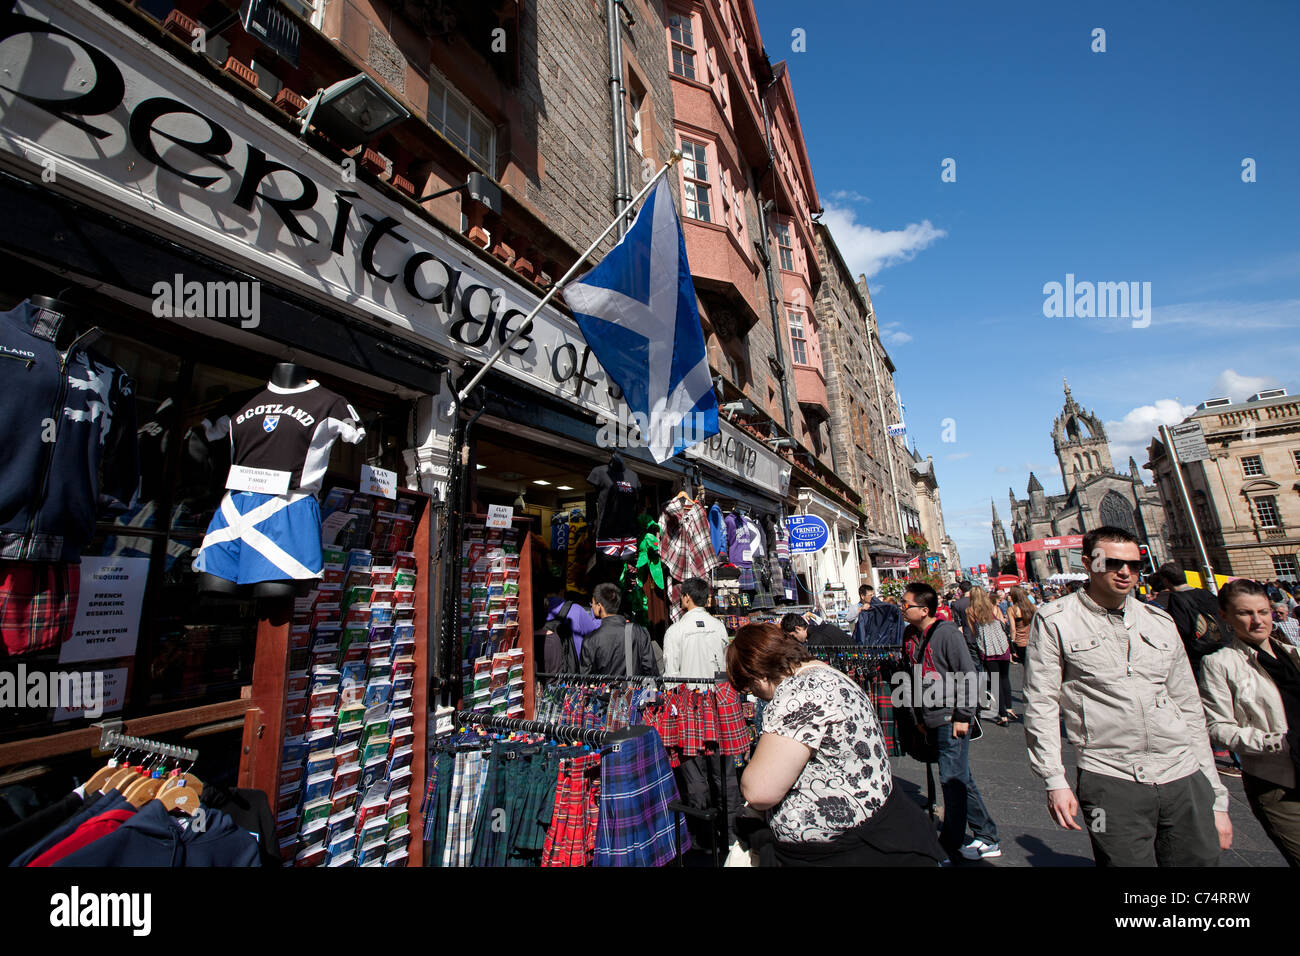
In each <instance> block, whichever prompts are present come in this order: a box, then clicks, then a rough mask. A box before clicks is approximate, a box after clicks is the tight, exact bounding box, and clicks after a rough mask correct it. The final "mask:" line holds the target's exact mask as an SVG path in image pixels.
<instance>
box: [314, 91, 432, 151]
mask: <svg viewBox="0 0 1300 956" xmlns="http://www.w3.org/2000/svg"><path fill="white" fill-rule="evenodd" d="M410 115H411V114H410V113H409V112H408V111H407V109H406V107H404V106H403V105H402V104H401V103H399V102H397V100H395V99H393V98H392V97H391V96H389V95H388V93H387V92H386V91H385V90H384V88H383V87H382V86H380V85H379V84H378V83H376V82H375V81H374V80H373V79H371V78H370V76H369V75H368V74H365V73H359V74H357V75H356V76H354V77H352V78H351V79H348V80H340V81H339V82H337V83H335V84H334V85H333V86H331V87H329V88H328V89H323V90H317V91H316V95H315V96H313V97H312V98H311V99H310V100H309V101H308V102H307V105H306V106H305V107H303V109H302V111H301V112H299V114H298V117H299V118H300V119H301V120H302V128H301V129H300V130H299V131H298V135H299V136H305V135H306V134H307V129H308V128H309V127H310V126H311V125H312V124H313V123H314V124H315V125H316V127H317V128H318V129H319V130H320V131H321V132H322V133H324V134H325V135H326V136H328V137H329V138H330V139H332V140H334V142H336V143H338V144H339V145H340V146H343V147H345V148H349V147H352V146H359V145H361V144H363V143H368V142H370V141H371V140H373V139H374V138H375V137H377V136H378V135H379V134H380V133H382V132H384V131H385V130H386V129H388V128H389V127H391V126H394V125H396V124H397V123H400V122H402V120H404V119H406V118H407V117H408V116H410Z"/></svg>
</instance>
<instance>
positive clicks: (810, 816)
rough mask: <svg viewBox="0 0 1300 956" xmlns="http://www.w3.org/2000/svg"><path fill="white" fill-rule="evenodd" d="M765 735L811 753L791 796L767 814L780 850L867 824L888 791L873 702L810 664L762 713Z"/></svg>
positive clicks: (886, 766)
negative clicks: (783, 845) (784, 845)
mask: <svg viewBox="0 0 1300 956" xmlns="http://www.w3.org/2000/svg"><path fill="white" fill-rule="evenodd" d="M763 733H765V734H779V735H780V736H782V737H789V738H790V739H791V740H797V741H799V743H801V744H804V745H805V746H807V747H810V748H812V756H811V757H809V758H808V763H807V764H806V765H805V766H804V768H803V771H802V772H801V773H800V774H799V779H798V780H796V781H795V783H794V786H793V787H792V788H791V789H790V792H789V793H787V794H786V795H785V797H784V798H783V799H782V800H781V802H780V803H778V804H777V805H776V806H775V807H774V808H773V809H772V813H771V817H770V820H769V825H770V826H771V828H772V833H773V835H774V836H775V837H776V838H777V839H778V840H780V841H782V842H785V843H826V842H829V841H830V840H833V839H834V838H836V837H837V836H839V835H840V834H841V833H843V832H844V831H846V830H852V829H853V828H854V827H857V826H860V825H861V824H863V823H865V822H866V821H867V820H869V819H870V818H871V816H872V814H874V813H875V812H876V811H877V810H879V809H880V808H881V807H882V806H884V804H885V800H886V799H888V797H889V793H890V791H891V790H892V789H893V774H892V773H891V771H890V769H889V757H888V755H887V753H886V751H885V740H884V736H883V734H882V733H881V731H880V721H879V720H878V719H877V718H876V711H875V709H874V708H873V707H872V706H871V701H870V699H869V698H868V697H867V695H866V694H865V693H863V691H862V689H861V688H859V687H858V685H857V684H855V683H853V681H851V680H849V678H847V677H845V676H844V675H843V674H841V673H840V672H839V671H837V670H834V669H833V668H831V667H828V666H825V665H813V666H811V667H807V668H805V669H804V670H802V671H799V672H798V673H796V674H794V675H792V676H790V677H787V678H786V679H785V680H783V681H781V683H780V684H779V685H778V686H777V689H776V693H775V694H774V695H773V696H772V701H771V703H769V704H768V705H767V707H765V708H764V709H763Z"/></svg>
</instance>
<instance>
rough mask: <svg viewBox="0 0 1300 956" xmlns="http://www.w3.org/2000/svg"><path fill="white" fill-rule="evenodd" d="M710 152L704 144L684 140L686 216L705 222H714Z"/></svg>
mask: <svg viewBox="0 0 1300 956" xmlns="http://www.w3.org/2000/svg"><path fill="white" fill-rule="evenodd" d="M708 183H709V160H708V151H707V149H706V147H705V145H704V144H703V143H696V142H693V141H692V140H689V139H683V140H682V196H683V198H684V199H685V200H686V215H687V217H689V218H691V219H699V220H701V221H703V222H712V221H713V207H712V202H711V199H710V193H709V188H710V187H709V185H708Z"/></svg>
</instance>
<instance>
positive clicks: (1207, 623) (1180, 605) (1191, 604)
mask: <svg viewBox="0 0 1300 956" xmlns="http://www.w3.org/2000/svg"><path fill="white" fill-rule="evenodd" d="M1198 590H1199V589H1198ZM1193 593H1194V592H1193ZM1193 593H1189V592H1186V591H1171V592H1170V593H1169V614H1170V616H1171V617H1172V618H1173V619H1174V622H1175V624H1178V625H1179V627H1178V636H1179V637H1181V638H1182V639H1183V646H1184V647H1185V648H1186V649H1187V659H1188V660H1189V661H1190V662H1191V664H1192V669H1193V670H1199V668H1200V666H1201V658H1203V657H1205V656H1206V655H1207V654H1213V653H1214V652H1215V651H1217V650H1218V649H1219V648H1221V647H1226V646H1227V645H1228V644H1229V643H1230V642H1231V640H1232V631H1231V629H1229V627H1228V626H1227V624H1225V623H1224V621H1223V618H1221V617H1220V616H1219V611H1218V607H1217V605H1216V606H1215V607H1214V608H1213V609H1211V608H1210V607H1209V606H1208V605H1206V604H1205V603H1204V602H1201V601H1199V600H1198V597H1199V595H1196V596H1193ZM1201 593H1202V594H1205V595H1206V597H1207V598H1208V597H1209V595H1208V593H1207V592H1204V591H1202V592H1201ZM1211 600H1212V599H1211ZM1175 609H1177V610H1178V611H1180V612H1181V615H1180V614H1179V613H1175ZM1180 616H1182V617H1186V618H1190V619H1191V623H1190V633H1187V634H1184V633H1183V627H1182V625H1181V623H1180V622H1179V617H1180Z"/></svg>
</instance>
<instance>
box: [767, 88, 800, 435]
mask: <svg viewBox="0 0 1300 956" xmlns="http://www.w3.org/2000/svg"><path fill="white" fill-rule="evenodd" d="M775 83H776V80H773V81H772V82H771V83H769V84H768V85H767V88H766V89H764V90H763V93H762V95H761V96H760V97H759V103H760V105H761V106H762V108H763V139H764V143H765V145H766V146H767V169H766V170H765V171H764V175H766V174H767V173H769V172H770V173H771V174H772V187H773V188H772V195H773V197H775V196H776V186H777V178H776V157H775V155H774V154H773V152H772V127H771V124H770V123H769V122H768V119H767V91H768V90H770V89H771V88H772V86H773V84H775ZM758 179H759V180H760V182H761V180H762V177H758ZM772 202H773V204H774V205H775V202H776V200H775V198H773V200H772ZM758 228H759V231H760V232H761V233H762V234H763V274H764V275H765V276H766V278H767V301H768V305H769V307H770V308H771V310H772V339H773V341H774V343H775V345H776V349H775V351H776V355H775V356H774V358H775V359H776V364H777V367H778V368H779V369H780V371H781V374H780V376H779V381H780V382H781V410H782V412H783V413H784V414H785V431H786V434H788V435H793V434H794V419H793V417H792V416H791V414H790V389H789V387H788V386H787V384H786V377H787V376H786V370H787V366H786V364H785V346H784V344H783V341H784V333H783V332H782V331H781V299H780V297H779V296H778V295H777V292H776V275H775V272H774V267H773V265H772V237H771V236H770V235H769V234H768V228H767V210H766V208H765V205H764V202H763V199H762V189H761V186H760V189H759V201H758Z"/></svg>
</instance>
